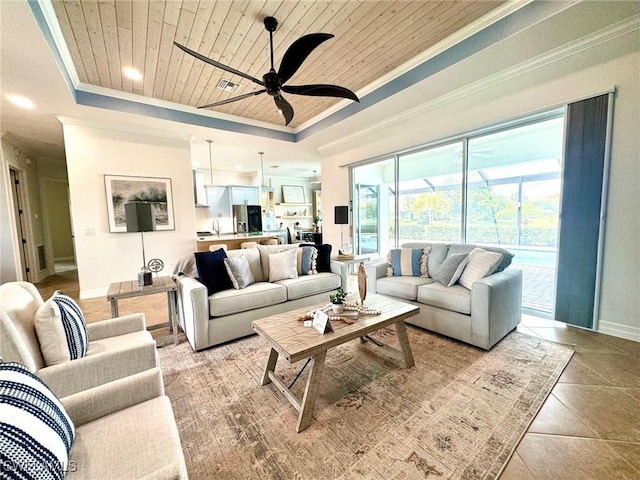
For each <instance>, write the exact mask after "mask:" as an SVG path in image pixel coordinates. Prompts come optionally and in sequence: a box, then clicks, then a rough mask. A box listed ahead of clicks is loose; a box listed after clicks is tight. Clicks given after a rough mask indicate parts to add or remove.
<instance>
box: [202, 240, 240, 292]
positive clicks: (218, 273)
mask: <svg viewBox="0 0 640 480" xmlns="http://www.w3.org/2000/svg"><path fill="white" fill-rule="evenodd" d="M194 255H195V257H196V268H197V269H198V277H200V281H201V282H202V283H203V284H204V285H205V286H206V287H207V291H208V292H209V295H212V294H214V293H216V292H221V291H222V290H228V289H230V288H233V284H232V283H231V279H230V278H229V274H228V273H227V267H226V266H225V264H224V259H225V258H227V252H226V251H225V250H223V249H222V248H221V249H219V250H216V251H214V252H196V253H194Z"/></svg>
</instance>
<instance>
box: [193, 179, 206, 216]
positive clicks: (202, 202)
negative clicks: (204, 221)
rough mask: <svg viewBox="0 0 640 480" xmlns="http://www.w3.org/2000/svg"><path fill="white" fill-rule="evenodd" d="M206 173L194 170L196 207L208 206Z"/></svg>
mask: <svg viewBox="0 0 640 480" xmlns="http://www.w3.org/2000/svg"><path fill="white" fill-rule="evenodd" d="M204 184H205V180H204V173H202V172H197V171H195V170H194V171H193V197H194V201H195V203H196V207H208V206H209V204H208V199H207V190H206V188H205V186H204Z"/></svg>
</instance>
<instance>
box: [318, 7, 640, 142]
mask: <svg viewBox="0 0 640 480" xmlns="http://www.w3.org/2000/svg"><path fill="white" fill-rule="evenodd" d="M638 29H640V17H638V16H635V17H630V18H628V19H626V20H622V21H620V22H618V23H615V24H613V25H611V26H610V27H607V28H604V29H601V30H598V31H597V32H595V33H592V34H590V35H586V36H584V37H582V38H580V39H578V40H574V41H573V42H569V43H567V44H565V45H562V46H561V47H557V48H555V49H552V50H549V51H548V52H545V53H543V54H541V55H538V56H536V57H533V58H531V59H529V60H526V61H524V62H521V63H519V64H516V65H514V66H513V67H510V68H507V69H505V70H502V71H500V72H498V73H495V74H493V75H489V76H487V77H485V78H483V79H482V80H478V81H475V82H472V83H470V84H468V85H465V86H464V87H461V88H458V89H456V90H453V91H451V92H448V93H445V94H444V95H441V96H439V97H437V98H434V99H433V100H430V101H428V102H426V103H424V104H422V105H419V106H417V107H414V108H412V109H409V110H406V111H404V112H402V113H399V114H397V115H394V116H392V117H389V118H387V119H385V120H383V121H381V122H378V123H376V124H374V125H371V126H369V127H367V128H363V129H361V130H359V131H357V132H354V133H352V134H350V135H346V136H344V137H341V138H339V139H337V140H334V141H332V142H328V143H325V144H323V145H320V146H318V151H319V152H321V153H327V152H328V151H330V150H332V149H335V148H338V147H342V146H344V145H346V144H348V143H350V142H353V141H355V140H358V139H360V138H362V137H365V136H368V135H371V134H374V133H378V132H383V131H386V130H387V129H388V128H389V127H390V126H393V125H395V124H398V123H401V122H405V121H407V120H411V119H412V118H415V117H418V116H420V115H422V114H424V113H426V112H428V111H430V110H434V109H436V108H440V107H442V106H444V105H447V104H449V103H452V102H456V101H458V100H460V99H463V98H465V97H468V96H469V95H475V94H477V93H479V92H481V91H482V90H485V89H487V88H490V87H493V86H496V85H499V84H501V83H504V82H506V81H508V80H511V79H514V78H516V77H519V76H522V75H525V74H527V73H529V72H532V71H534V70H537V69H539V68H542V67H545V66H547V65H550V64H552V63H555V62H559V61H561V60H563V59H565V58H568V57H570V56H572V55H576V54H578V53H580V52H583V51H585V50H589V49H591V48H595V47H597V46H599V45H601V44H603V43H607V42H610V41H612V40H615V39H617V38H619V37H621V36H624V35H627V34H630V33H633V32H635V31H637V30H638Z"/></svg>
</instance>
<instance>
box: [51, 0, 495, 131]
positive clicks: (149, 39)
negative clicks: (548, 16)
mask: <svg viewBox="0 0 640 480" xmlns="http://www.w3.org/2000/svg"><path fill="white" fill-rule="evenodd" d="M504 3H505V2H504V1H450V0H447V1H442V2H437V1H422V0H420V1H406V0H403V1H397V2H393V1H354V0H350V1H345V0H335V1H292V0H284V1H279V0H268V1H264V0H263V1H258V0H251V1H229V0H221V1H211V0H207V1H200V2H199V1H187V0H185V1H177V0H169V1H162V0H152V1H143V0H116V1H99V2H98V1H84V0H83V1H82V2H80V1H77V0H73V1H70V0H60V1H53V2H52V4H53V7H54V10H55V13H56V16H57V19H58V22H59V24H60V28H61V31H62V33H63V36H64V39H65V42H66V44H67V47H68V49H69V52H70V54H71V58H72V60H73V63H74V66H75V69H76V72H77V75H78V78H79V80H80V82H83V83H86V84H90V85H95V86H99V87H104V88H108V89H113V90H117V91H122V92H129V93H133V94H138V95H143V96H146V97H152V98H155V99H161V100H165V101H169V102H174V103H179V104H183V105H189V106H192V107H197V106H199V105H205V104H208V103H213V102H216V101H219V100H224V99H227V98H230V97H232V96H236V95H240V94H244V93H249V92H251V91H254V90H258V89H259V88H261V87H260V86H258V85H256V84H253V83H251V82H249V81H248V80H245V79H243V78H241V77H238V76H235V75H231V74H229V73H227V72H225V71H223V70H221V69H218V68H215V67H213V66H211V65H208V64H205V63H204V62H201V61H199V60H196V59H194V58H193V57H191V56H190V55H187V54H185V53H184V52H182V51H181V50H180V49H178V48H177V47H175V46H174V45H173V42H174V41H177V42H178V43H181V44H183V45H186V46H187V47H189V48H191V49H193V50H195V51H197V52H199V53H201V54H202V55H205V56H207V57H210V58H212V59H214V60H217V61H219V62H221V63H223V64H225V65H228V66H230V67H233V68H235V69H237V70H240V71H243V72H246V73H248V74H249V75H252V76H254V77H257V78H262V75H263V74H264V73H266V72H267V71H268V70H269V34H268V32H267V31H266V30H265V29H264V25H263V24H262V20H263V18H264V17H266V16H274V17H276V18H277V19H278V23H279V25H278V29H277V30H276V31H275V33H274V61H275V66H276V69H277V68H278V66H279V64H280V60H281V58H282V55H283V54H284V52H285V51H286V49H287V48H288V47H289V45H291V43H292V42H293V41H294V40H296V39H297V38H299V37H301V36H302V35H305V34H308V33H315V32H325V33H332V34H334V35H335V38H333V39H331V40H329V41H327V42H325V43H324V44H322V45H321V46H320V47H318V48H317V49H316V50H315V51H314V52H313V53H312V54H311V55H310V56H309V58H307V60H306V61H305V62H304V64H303V65H302V67H301V68H300V70H298V72H297V73H296V75H295V76H294V77H293V78H292V79H291V80H290V81H289V82H288V84H289V85H296V84H298V85H299V84H308V83H330V84H335V85H341V86H344V87H347V88H349V89H351V90H353V91H354V92H356V93H358V91H359V90H361V89H363V88H364V87H366V86H367V85H370V84H372V83H374V82H376V81H377V80H378V79H380V78H381V77H382V76H384V75H385V74H387V73H389V72H391V71H392V70H394V69H395V68H396V67H398V66H400V65H402V64H403V63H405V62H407V61H408V60H410V59H412V58H414V57H416V56H417V55H419V54H421V53H423V52H424V51H426V50H427V49H429V48H430V47H433V46H434V45H436V44H437V43H438V42H440V41H442V40H443V39H445V38H446V37H448V36H450V35H453V34H455V33H456V32H458V31H459V30H460V29H462V28H464V27H466V26H468V25H469V24H471V23H472V22H474V21H475V20H477V19H479V18H480V17H482V16H483V15H486V14H487V13H489V12H490V11H492V10H494V9H496V8H497V7H499V6H500V5H502V4H504ZM126 67H134V68H136V69H137V70H139V71H140V72H141V73H142V79H141V80H138V81H133V80H130V79H128V78H126V77H125V76H124V75H123V73H122V72H123V69H124V68H126ZM222 80H230V81H231V82H234V83H239V84H240V85H241V87H240V88H239V89H238V90H237V91H235V92H228V91H224V90H220V89H217V88H216V87H217V86H218V84H219V83H220V82H221V81H222ZM284 96H285V97H286V98H287V100H288V101H289V103H291V105H292V106H293V108H294V110H295V117H294V119H293V121H292V122H291V124H290V126H292V127H294V128H295V127H297V126H300V125H301V124H303V123H305V122H307V121H309V120H311V119H313V118H314V117H316V116H317V115H320V114H321V113H322V112H324V111H325V110H327V109H328V108H330V107H332V106H333V105H335V104H336V103H338V102H340V101H343V100H341V99H334V98H325V97H305V96H298V95H290V94H285V95H284ZM211 110H213V111H215V112H222V113H226V114H231V115H236V116H239V117H243V118H247V119H253V120H259V121H263V122H267V123H272V124H277V125H283V124H284V120H283V118H282V117H281V115H280V114H279V113H278V110H277V109H276V107H275V105H274V103H273V100H272V99H271V98H270V97H269V96H268V95H260V96H256V97H251V98H248V99H245V100H240V101H238V102H234V103H230V104H227V105H223V106H219V107H214V108H212V109H211Z"/></svg>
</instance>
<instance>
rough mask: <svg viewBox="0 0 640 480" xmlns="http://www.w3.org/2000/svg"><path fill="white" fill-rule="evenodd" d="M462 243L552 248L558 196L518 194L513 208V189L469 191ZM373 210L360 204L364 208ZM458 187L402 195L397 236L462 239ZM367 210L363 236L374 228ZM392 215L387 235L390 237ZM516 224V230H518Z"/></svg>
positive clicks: (472, 189)
mask: <svg viewBox="0 0 640 480" xmlns="http://www.w3.org/2000/svg"><path fill="white" fill-rule="evenodd" d="M467 205H468V207H467V208H468V210H467V225H466V239H467V242H483V243H496V244H506V245H529V246H541V247H555V246H556V239H557V230H558V205H559V200H558V198H557V196H554V197H551V198H545V199H537V200H529V199H527V198H526V196H525V195H523V198H522V202H521V207H520V211H518V200H517V192H516V193H513V194H512V195H510V196H504V195H501V194H499V193H497V192H496V191H495V190H494V189H493V188H492V187H491V186H482V187H475V188H470V189H469V191H468V202H467ZM370 210H373V206H371V208H370V207H369V205H366V204H365V211H366V212H369V211H370ZM461 211H462V202H461V191H460V189H450V190H442V191H438V192H433V193H420V194H410V195H401V197H400V219H399V222H398V228H399V236H400V239H402V240H432V241H454V240H455V239H460V238H461V231H460V230H461ZM374 215H375V214H372V215H371V216H369V215H365V218H364V219H362V220H361V224H360V232H361V234H362V235H363V237H365V236H366V235H367V234H369V235H372V234H376V232H377V228H378V226H377V221H376V218H375V216H374ZM392 220H393V219H390V231H389V235H390V236H393V231H392V229H393V223H394V222H393V221H392ZM518 224H519V228H518Z"/></svg>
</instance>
